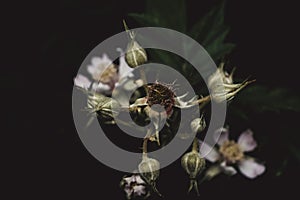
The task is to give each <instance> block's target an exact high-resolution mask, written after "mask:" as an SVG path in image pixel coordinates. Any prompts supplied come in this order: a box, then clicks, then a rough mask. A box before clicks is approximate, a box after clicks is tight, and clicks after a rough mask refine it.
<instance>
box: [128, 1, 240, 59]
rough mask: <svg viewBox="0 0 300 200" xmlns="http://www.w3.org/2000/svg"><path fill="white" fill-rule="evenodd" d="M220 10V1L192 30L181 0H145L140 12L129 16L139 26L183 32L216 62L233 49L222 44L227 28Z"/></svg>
mask: <svg viewBox="0 0 300 200" xmlns="http://www.w3.org/2000/svg"><path fill="white" fill-rule="evenodd" d="M224 10H225V1H221V2H220V4H219V5H217V6H216V7H214V8H213V9H212V10H211V11H210V12H209V13H207V14H206V15H205V16H203V17H201V18H200V19H199V20H198V22H197V23H195V25H194V26H192V27H187V25H186V24H187V14H186V6H185V0H176V1H174V0H164V1H159V0H147V3H146V11H145V12H144V13H141V14H139V13H130V14H129V16H131V17H132V18H134V19H135V20H136V21H137V22H139V23H140V24H141V25H143V26H154V27H164V28H170V29H174V30H177V31H180V32H182V33H186V34H187V35H189V36H191V37H192V38H194V39H195V40H196V41H198V42H199V43H200V44H201V45H203V47H204V48H205V49H206V50H207V52H208V53H209V54H210V55H211V57H212V58H213V59H214V60H215V61H217V60H218V59H220V58H222V57H223V56H224V55H226V54H229V53H230V52H231V51H232V50H233V48H234V47H235V45H234V44H232V43H226V42H224V40H225V38H226V36H227V35H228V33H229V26H227V25H225V22H224ZM170 13H174V15H173V14H171V15H170ZM175 13H176V14H175Z"/></svg>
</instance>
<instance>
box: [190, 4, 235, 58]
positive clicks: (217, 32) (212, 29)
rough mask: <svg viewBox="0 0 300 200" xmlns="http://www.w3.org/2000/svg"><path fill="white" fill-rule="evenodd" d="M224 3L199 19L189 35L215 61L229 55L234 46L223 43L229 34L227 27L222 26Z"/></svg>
mask: <svg viewBox="0 0 300 200" xmlns="http://www.w3.org/2000/svg"><path fill="white" fill-rule="evenodd" d="M224 10H225V1H221V3H220V4H219V5H217V6H216V7H214V8H213V9H212V10H211V11H210V12H209V13H208V14H206V15H205V16H204V17H203V18H201V19H200V20H199V21H198V22H197V23H196V24H195V25H194V26H193V27H192V29H191V31H190V33H189V35H190V36H191V37H193V38H194V39H195V40H197V41H198V42H200V44H201V45H203V47H204V48H205V49H206V50H207V52H208V53H209V54H210V55H211V57H212V58H213V59H214V60H215V61H217V60H218V59H220V58H222V57H223V56H224V55H226V54H229V53H230V52H231V51H232V50H233V49H234V47H235V45H234V44H231V43H224V40H225V38H226V36H227V35H228V33H229V30H230V28H229V26H226V25H225V24H224Z"/></svg>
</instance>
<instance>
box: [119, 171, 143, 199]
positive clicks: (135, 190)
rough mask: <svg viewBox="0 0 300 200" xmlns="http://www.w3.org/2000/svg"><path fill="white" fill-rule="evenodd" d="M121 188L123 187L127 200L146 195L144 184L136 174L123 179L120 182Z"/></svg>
mask: <svg viewBox="0 0 300 200" xmlns="http://www.w3.org/2000/svg"><path fill="white" fill-rule="evenodd" d="M121 187H123V189H124V191H125V193H126V197H127V199H131V198H133V197H137V196H143V195H146V183H145V181H144V180H143V179H142V178H141V177H140V175H138V174H133V175H132V176H129V177H124V178H123V179H122V181H121Z"/></svg>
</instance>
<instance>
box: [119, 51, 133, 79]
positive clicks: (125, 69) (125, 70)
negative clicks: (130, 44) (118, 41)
mask: <svg viewBox="0 0 300 200" xmlns="http://www.w3.org/2000/svg"><path fill="white" fill-rule="evenodd" d="M117 51H119V52H120V60H119V80H121V79H122V78H124V77H127V76H129V77H132V76H133V74H132V71H133V68H131V67H129V66H128V65H127V63H126V61H125V54H124V52H123V50H122V49H121V48H117Z"/></svg>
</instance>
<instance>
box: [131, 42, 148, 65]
mask: <svg viewBox="0 0 300 200" xmlns="http://www.w3.org/2000/svg"><path fill="white" fill-rule="evenodd" d="M147 60H148V58H147V54H146V51H145V49H143V48H142V47H141V46H140V45H139V44H138V43H137V42H136V41H135V40H134V39H131V41H130V43H129V44H128V47H127V50H126V54H125V61H126V62H127V64H128V65H129V67H132V68H135V67H137V66H139V65H142V64H145V63H146V62H147Z"/></svg>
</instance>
